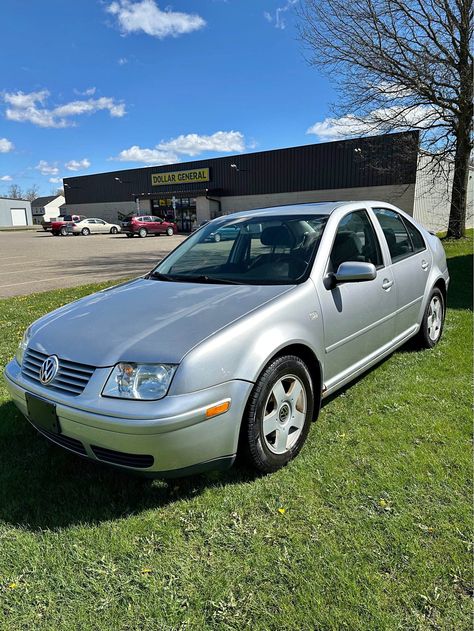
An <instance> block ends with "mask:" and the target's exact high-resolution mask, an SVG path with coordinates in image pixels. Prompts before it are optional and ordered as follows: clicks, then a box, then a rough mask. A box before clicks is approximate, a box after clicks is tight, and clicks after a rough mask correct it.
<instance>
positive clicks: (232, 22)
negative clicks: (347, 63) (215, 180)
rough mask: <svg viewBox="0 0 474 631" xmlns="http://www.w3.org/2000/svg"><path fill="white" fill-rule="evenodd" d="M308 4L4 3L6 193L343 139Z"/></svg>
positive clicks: (1, 145)
mask: <svg viewBox="0 0 474 631" xmlns="http://www.w3.org/2000/svg"><path fill="white" fill-rule="evenodd" d="M295 4H296V2H295V0H227V1H224V0H201V2H199V3H196V2H191V1H190V0H173V3H172V4H171V5H169V4H166V3H161V2H155V1H154V0H117V1H113V0H103V1H100V0H81V1H80V2H78V1H77V0H47V1H45V2H31V0H3V1H2V38H1V41H0V51H1V54H0V77H1V79H0V121H1V123H0V125H1V126H0V193H6V192H7V190H8V187H9V185H10V184H11V183H16V184H19V185H20V186H21V187H22V188H23V189H27V188H28V187H29V186H31V185H33V184H37V185H38V186H39V187H40V192H41V194H50V192H51V191H52V189H54V188H55V187H57V186H59V185H60V180H61V178H62V177H66V176H72V175H82V174H86V173H97V172H103V171H109V170H115V169H122V168H133V167H137V166H146V165H147V164H160V163H161V164H167V163H173V162H175V161H178V162H179V161H186V160H193V159H197V158H207V157H212V156H220V155H231V154H232V153H240V152H245V151H260V150H266V149H273V148H278V147H286V146H291V145H300V144H306V143H311V142H318V141H320V140H330V139H332V138H333V135H332V130H331V126H330V125H328V122H327V120H325V119H327V118H328V117H329V115H330V113H329V104H330V103H331V101H334V99H335V94H334V92H333V90H332V88H331V86H330V84H329V82H328V80H327V79H326V78H324V77H322V76H321V75H320V74H319V73H318V71H317V70H315V69H314V68H311V67H309V66H308V64H307V63H306V61H305V60H304V58H303V52H302V47H301V44H300V43H299V42H298V41H297V34H296V29H295V16H294V8H295V7H294V5H295ZM315 123H316V124H318V123H319V125H316V128H315V130H317V131H318V133H316V134H315V133H313V134H308V133H307V132H308V129H309V128H310V127H312V126H314V125H315Z"/></svg>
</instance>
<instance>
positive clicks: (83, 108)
mask: <svg viewBox="0 0 474 631" xmlns="http://www.w3.org/2000/svg"><path fill="white" fill-rule="evenodd" d="M91 90H94V91H95V88H89V89H88V90H86V92H89V93H91ZM48 97H49V92H48V90H41V91H38V92H30V93H24V92H15V93H10V92H5V93H4V94H3V100H4V101H5V103H7V105H8V106H9V107H7V109H6V111H5V117H6V118H7V119H8V120H12V121H16V122H19V123H24V122H29V123H32V124H33V125H38V127H56V128H62V127H70V126H73V125H74V124H75V122H74V121H73V120H69V119H71V118H73V117H76V116H81V115H83V114H94V113H95V112H99V111H101V110H107V111H108V112H109V114H110V116H112V117H115V118H117V117H118V118H120V117H122V116H124V115H125V114H126V111H125V105H124V103H120V102H117V101H116V100H115V99H113V98H111V97H105V96H103V97H100V98H98V99H93V98H89V99H83V100H77V101H71V102H69V103H65V104H63V105H58V106H56V107H53V108H47V107H45V106H44V103H45V101H46V100H47V99H48Z"/></svg>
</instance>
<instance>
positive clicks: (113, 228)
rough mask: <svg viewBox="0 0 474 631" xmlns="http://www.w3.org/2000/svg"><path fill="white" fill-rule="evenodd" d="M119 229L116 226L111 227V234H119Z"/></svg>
mask: <svg viewBox="0 0 474 631" xmlns="http://www.w3.org/2000/svg"><path fill="white" fill-rule="evenodd" d="M117 232H118V230H117V228H116V227H115V226H112V228H110V234H117Z"/></svg>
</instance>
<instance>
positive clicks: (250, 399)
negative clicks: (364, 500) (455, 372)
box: [5, 202, 449, 476]
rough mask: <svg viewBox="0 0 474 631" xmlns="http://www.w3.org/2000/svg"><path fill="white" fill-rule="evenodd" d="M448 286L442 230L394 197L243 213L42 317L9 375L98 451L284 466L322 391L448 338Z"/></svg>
mask: <svg viewBox="0 0 474 631" xmlns="http://www.w3.org/2000/svg"><path fill="white" fill-rule="evenodd" d="M230 227H233V228H235V230H234V233H235V234H234V237H233V238H229V239H226V240H221V241H218V242H216V241H215V240H214V239H209V235H210V234H211V233H212V234H215V233H216V231H218V230H222V229H223V228H230ZM227 234H230V230H227ZM448 283H449V275H448V270H447V266H446V258H445V254H444V250H443V247H442V245H441V243H440V241H439V239H438V238H437V237H435V236H433V235H432V234H430V233H428V232H427V231H426V230H425V229H424V228H422V227H421V226H419V225H417V224H416V223H415V222H414V221H413V219H411V217H409V216H408V215H406V214H405V213H404V212H402V211H401V210H399V209H398V208H395V207H394V206H391V205H389V204H385V203H382V202H350V203H349V202H339V203H321V204H302V205H295V206H284V207H279V208H267V209H264V210H253V211H248V212H241V213H237V214H233V215H229V216H226V217H220V218H218V219H215V220H213V221H211V222H209V223H207V224H206V225H204V226H203V227H201V228H200V229H199V230H197V231H196V232H195V233H193V234H192V235H191V236H190V237H189V238H188V239H186V241H184V242H183V243H181V245H179V246H178V247H177V248H176V249H175V250H174V251H173V252H171V253H170V254H169V255H168V256H167V257H166V258H165V259H164V260H163V261H162V262H161V263H160V264H159V265H158V266H157V267H156V268H155V269H154V270H153V271H152V272H150V273H149V274H148V275H146V276H145V277H143V278H138V279H136V280H133V281H131V282H127V283H124V284H122V285H118V286H116V287H113V288H109V289H105V290H103V291H101V292H99V293H96V294H93V295H91V296H89V297H86V298H83V299H81V300H79V301H77V302H74V303H72V304H70V305H66V306H64V307H61V308H60V309H57V310H56V311H53V312H52V313H50V314H48V315H46V316H44V317H42V318H40V319H39V320H37V321H36V322H34V323H33V324H32V325H31V326H30V327H29V328H28V330H27V331H26V332H25V335H24V337H23V339H22V341H21V343H20V345H19V348H18V352H17V355H16V358H15V359H14V360H13V361H11V362H10V363H9V364H8V366H7V367H6V370H5V377H6V382H7V385H8V388H9V391H10V393H11V395H12V397H13V400H14V402H15V403H16V405H17V406H18V408H19V409H20V410H21V412H22V413H23V414H24V415H25V416H26V417H27V418H28V419H29V420H30V422H31V423H32V424H33V425H34V426H35V427H36V428H37V429H38V430H39V431H40V432H41V433H42V434H43V435H45V436H46V437H47V438H49V439H50V440H51V441H52V442H53V443H56V444H58V445H61V446H62V447H64V448H66V449H68V450H70V451H72V452H75V453H78V454H81V455H82V456H85V457H87V458H90V459H92V460H96V461H101V462H106V463H109V464H112V465H115V466H117V467H121V468H125V469H127V470H134V471H142V472H146V473H148V474H152V475H156V476H164V475H174V476H177V475H185V474H189V473H193V472H197V471H202V470H206V469H215V468H224V467H228V466H230V465H231V464H232V463H233V461H234V459H235V457H236V454H237V450H238V448H241V449H243V450H244V451H245V452H246V453H247V456H248V458H249V459H250V462H251V463H252V464H253V466H254V467H255V468H256V469H259V470H261V471H265V472H270V471H275V470H277V469H279V468H280V467H282V466H284V465H285V464H286V463H287V462H288V461H289V460H290V459H291V458H293V457H294V456H296V454H297V453H298V452H299V451H300V449H301V447H302V446H303V443H304V441H305V439H306V436H307V434H308V431H309V428H310V423H311V421H312V420H314V419H316V417H317V416H318V411H319V407H320V404H321V400H322V399H324V397H327V396H328V395H330V394H332V393H333V392H335V391H336V390H338V389H339V388H341V386H344V384H347V383H348V382H349V381H351V380H353V379H354V378H355V377H357V376H358V375H360V374H361V373H363V372H364V371H366V370H367V369H368V368H370V367H371V366H373V365H374V364H375V363H377V362H378V361H380V360H381V359H382V358H383V357H386V356H387V355H389V354H390V353H391V352H392V351H394V350H395V349H396V348H398V347H399V346H401V345H402V344H404V343H405V342H406V341H407V340H408V339H409V338H413V337H416V339H417V341H418V342H419V344H421V345H422V346H424V347H427V348H430V347H432V346H434V345H435V344H436V343H437V342H438V340H439V339H440V336H441V333H442V329H443V321H444V315H445V304H446V292H447V289H448ZM71 329H73V330H74V335H73V336H71V333H70V332H71Z"/></svg>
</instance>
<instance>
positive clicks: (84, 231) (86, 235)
mask: <svg viewBox="0 0 474 631" xmlns="http://www.w3.org/2000/svg"><path fill="white" fill-rule="evenodd" d="M90 233H91V231H90V230H89V228H83V229H82V230H81V234H82V236H83V237H88V236H89V235H90Z"/></svg>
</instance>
